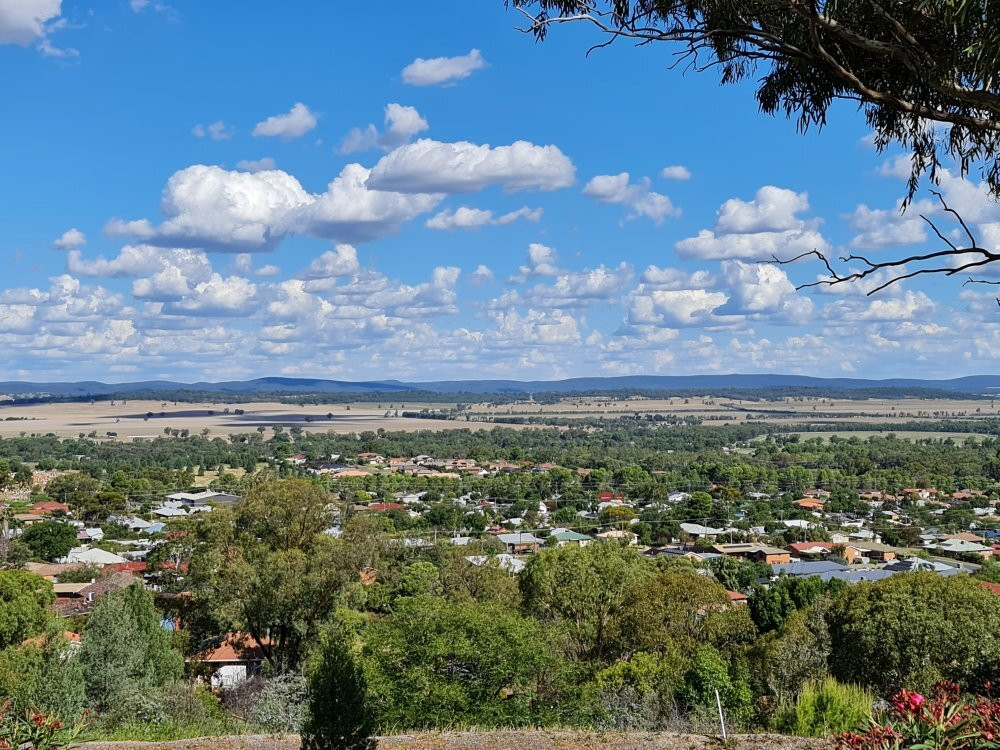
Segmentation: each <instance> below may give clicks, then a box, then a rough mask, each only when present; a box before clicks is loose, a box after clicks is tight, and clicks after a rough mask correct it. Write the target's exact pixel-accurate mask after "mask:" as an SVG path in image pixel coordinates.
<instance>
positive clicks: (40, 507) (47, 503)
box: [31, 500, 69, 513]
mask: <svg viewBox="0 0 1000 750" xmlns="http://www.w3.org/2000/svg"><path fill="white" fill-rule="evenodd" d="M31 512H32V513H69V506H68V505H66V503H57V502H55V501H54V500H43V501H42V502H40V503H35V504H34V505H32V506H31Z"/></svg>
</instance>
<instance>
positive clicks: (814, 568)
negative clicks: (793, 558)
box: [771, 560, 847, 576]
mask: <svg viewBox="0 0 1000 750" xmlns="http://www.w3.org/2000/svg"><path fill="white" fill-rule="evenodd" d="M771 569H772V570H773V571H774V572H775V573H777V574H779V575H780V574H782V573H784V574H785V575H789V576H818V575H823V574H824V573H835V572H837V571H839V570H847V566H846V565H841V564H840V563H838V562H833V561H832V560H803V561H802V562H793V563H779V564H777V565H772V566H771Z"/></svg>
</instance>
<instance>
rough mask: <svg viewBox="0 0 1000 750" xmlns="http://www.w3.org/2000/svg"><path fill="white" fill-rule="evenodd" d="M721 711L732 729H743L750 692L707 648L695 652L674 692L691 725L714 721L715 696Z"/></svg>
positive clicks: (750, 712)
mask: <svg viewBox="0 0 1000 750" xmlns="http://www.w3.org/2000/svg"><path fill="white" fill-rule="evenodd" d="M716 691H718V692H719V700H720V701H721V702H722V707H723V709H725V714H726V720H727V723H728V724H731V725H732V726H733V727H742V726H746V725H747V724H748V723H749V721H750V719H751V717H752V715H753V693H752V692H751V691H750V686H749V685H748V684H747V683H746V682H745V681H744V680H738V679H737V680H734V679H732V677H731V676H730V674H729V668H728V667H727V666H726V663H725V661H723V659H722V656H721V655H720V654H719V652H718V651H716V650H715V649H714V648H712V647H711V646H706V647H705V648H702V649H699V651H698V652H697V653H696V654H695V655H694V658H693V659H692V660H691V666H690V668H689V669H688V671H687V673H686V674H685V675H684V680H683V681H682V682H681V685H680V687H679V688H678V690H677V697H678V699H679V700H680V701H681V703H682V705H683V706H684V707H685V708H687V709H688V710H689V711H690V712H691V714H692V717H691V718H692V720H693V721H695V722H704V723H712V722H717V721H718V714H717V713H716V702H715V693H716Z"/></svg>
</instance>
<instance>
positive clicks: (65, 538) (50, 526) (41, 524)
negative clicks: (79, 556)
mask: <svg viewBox="0 0 1000 750" xmlns="http://www.w3.org/2000/svg"><path fill="white" fill-rule="evenodd" d="M20 541H21V543H23V544H24V545H25V546H26V547H27V548H28V549H29V550H31V554H32V555H34V556H35V557H39V558H41V559H42V560H49V561H52V560H58V559H60V558H62V557H66V555H68V554H69V551H70V550H71V549H73V547H74V546H76V529H75V528H73V527H72V526H70V525H69V524H68V523H66V522H64V521H38V522H37V523H33V524H31V526H28V527H27V528H26V529H25V530H24V531H23V532H22V534H21V537H20Z"/></svg>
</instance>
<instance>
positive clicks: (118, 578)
mask: <svg viewBox="0 0 1000 750" xmlns="http://www.w3.org/2000/svg"><path fill="white" fill-rule="evenodd" d="M140 580H141V579H139V578H136V577H135V576H134V575H132V574H131V573H128V572H124V571H120V572H115V573H112V574H111V575H108V576H104V577H102V578H98V579H97V580H95V581H91V582H90V583H54V584H52V589H53V591H54V592H55V594H56V600H55V602H53V604H52V610H53V611H54V612H55V613H56V614H57V615H60V616H61V617H73V616H74V615H86V614H90V611H91V610H92V609H93V608H94V604H95V603H96V602H97V600H98V599H99V598H101V597H102V596H104V595H105V594H108V593H111V592H112V591H121V590H122V589H127V588H128V587H129V586H131V585H132V584H133V583H136V582H137V581H140Z"/></svg>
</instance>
